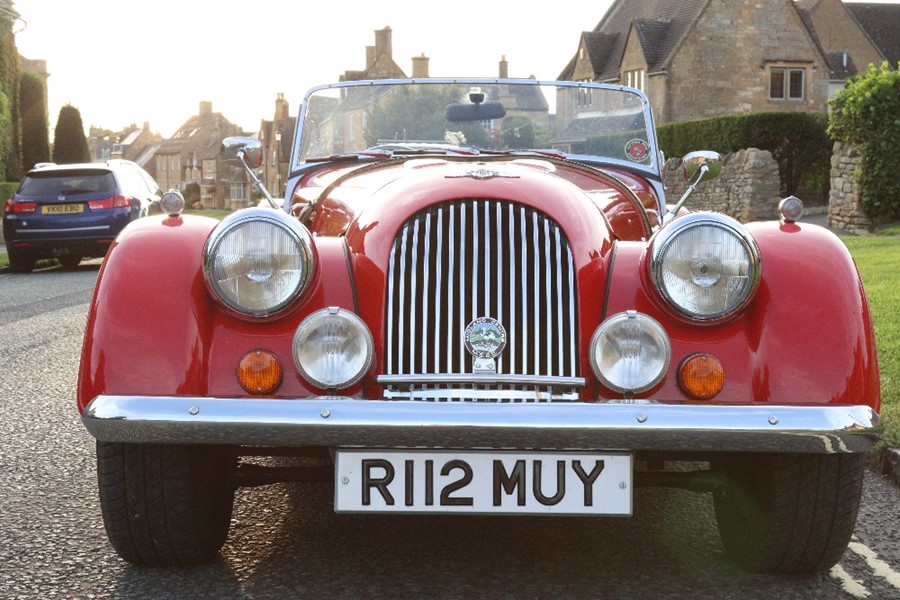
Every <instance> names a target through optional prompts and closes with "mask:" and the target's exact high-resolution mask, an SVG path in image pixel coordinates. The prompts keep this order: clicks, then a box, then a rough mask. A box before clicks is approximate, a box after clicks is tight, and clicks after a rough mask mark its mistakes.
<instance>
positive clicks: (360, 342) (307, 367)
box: [293, 307, 375, 390]
mask: <svg viewBox="0 0 900 600" xmlns="http://www.w3.org/2000/svg"><path fill="white" fill-rule="evenodd" d="M374 348H375V344H374V342H373V341H372V334H371V333H370V332H369V328H368V327H366V324H365V323H363V321H362V319H360V318H359V317H358V316H356V315H355V314H353V313H352V312H350V311H348V310H344V309H343V308H337V307H330V308H325V309H322V310H319V311H316V312H314V313H313V314H311V315H309V316H308V317H306V318H305V319H304V320H303V322H302V323H300V326H299V327H298V328H297V333H295V334H294V346H293V354H294V364H295V365H296V366H297V370H298V371H300V374H301V375H303V377H304V379H306V380H307V381H309V382H310V383H312V384H313V385H315V386H316V387H319V388H322V389H325V390H327V389H341V388H346V387H350V386H351V385H353V384H354V383H356V382H357V381H359V380H360V379H362V378H363V375H365V374H366V372H367V371H368V370H369V367H371V366H372V356H373V354H374Z"/></svg>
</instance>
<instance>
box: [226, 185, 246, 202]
mask: <svg viewBox="0 0 900 600" xmlns="http://www.w3.org/2000/svg"><path fill="white" fill-rule="evenodd" d="M246 190H247V188H246V187H245V186H244V184H243V183H232V184H231V185H230V186H228V193H229V196H230V198H231V200H234V201H236V202H242V201H244V200H246V199H247V196H246Z"/></svg>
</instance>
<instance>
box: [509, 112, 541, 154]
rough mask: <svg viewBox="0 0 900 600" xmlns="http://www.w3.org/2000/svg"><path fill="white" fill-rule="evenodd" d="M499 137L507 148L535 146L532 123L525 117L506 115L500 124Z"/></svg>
mask: <svg viewBox="0 0 900 600" xmlns="http://www.w3.org/2000/svg"><path fill="white" fill-rule="evenodd" d="M500 139H501V140H502V141H503V147H504V148H507V149H518V148H535V144H534V140H535V130H534V123H532V122H531V119H529V118H527V117H506V118H505V119H503V124H502V125H501V126H500Z"/></svg>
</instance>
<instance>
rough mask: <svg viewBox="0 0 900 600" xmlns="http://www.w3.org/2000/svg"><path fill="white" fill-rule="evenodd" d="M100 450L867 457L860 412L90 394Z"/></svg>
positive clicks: (868, 427) (869, 423) (865, 416)
mask: <svg viewBox="0 0 900 600" xmlns="http://www.w3.org/2000/svg"><path fill="white" fill-rule="evenodd" d="M81 419H82V421H83V422H84V424H85V426H86V427H87V429H88V431H89V432H90V433H91V435H93V436H94V437H95V438H97V439H98V440H100V441H105V442H134V443H158V444H238V445H253V446H326V447H337V446H343V447H364V448H366V447H367V448H396V447H427V448H460V449H464V448H479V449H480V448H494V449H496V448H540V449H606V450H628V451H642V450H647V451H650V450H653V451H669V452H678V451H701V452H725V451H728V452H806V453H822V454H834V453H854V452H865V451H867V450H869V449H870V448H871V447H872V445H873V444H874V443H875V442H877V441H878V439H880V434H881V429H882V426H881V418H880V417H879V416H878V414H877V413H876V412H875V411H873V410H872V409H871V408H869V407H868V406H825V407H800V406H697V405H684V406H675V405H667V404H656V403H640V404H613V403H597V404H586V403H542V404H496V403H483V402H441V403H434V402H415V401H387V400H360V399H358V398H344V397H332V396H329V397H319V398H314V399H297V400H273V399H255V398H253V399H252V398H189V397H146V396H141V397H136V396H98V397H97V398H95V399H94V400H93V401H92V402H91V403H90V404H88V406H87V407H86V408H85V410H84V413H83V414H82V416H81Z"/></svg>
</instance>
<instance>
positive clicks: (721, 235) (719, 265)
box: [649, 213, 762, 323]
mask: <svg viewBox="0 0 900 600" xmlns="http://www.w3.org/2000/svg"><path fill="white" fill-rule="evenodd" d="M682 244H683V245H684V247H680V246H681V245H682ZM679 254H680V255H679ZM649 256H650V277H651V279H652V281H653V284H654V287H655V288H656V291H657V292H658V294H659V296H660V298H661V299H662V300H663V302H664V303H665V305H666V306H667V307H669V308H670V309H671V310H672V311H673V312H674V313H675V314H676V315H677V316H680V317H683V318H686V319H689V320H691V321H695V322H701V323H704V322H716V321H721V320H723V319H727V318H728V317H731V316H733V315H735V314H737V313H739V312H740V311H741V310H743V309H744V308H745V307H746V306H747V305H748V304H749V303H750V301H751V300H752V299H753V296H754V294H755V293H756V289H757V287H758V286H759V280H760V277H761V273H762V261H761V258H760V252H759V246H758V245H757V243H756V240H755V239H754V238H753V236H752V235H751V234H750V232H749V231H748V230H747V228H746V227H744V226H743V225H741V224H740V223H739V222H738V221H736V220H735V219H732V218H731V217H728V216H726V215H722V214H718V213H693V214H689V215H685V216H683V217H679V218H677V219H675V220H673V221H672V222H671V223H670V224H668V225H667V226H665V227H663V228H662V229H661V230H659V232H657V234H656V235H655V236H654V237H653V238H652V239H651V240H650V249H649ZM701 280H705V281H702V282H701ZM679 287H680V288H681V289H680V290H679Z"/></svg>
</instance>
